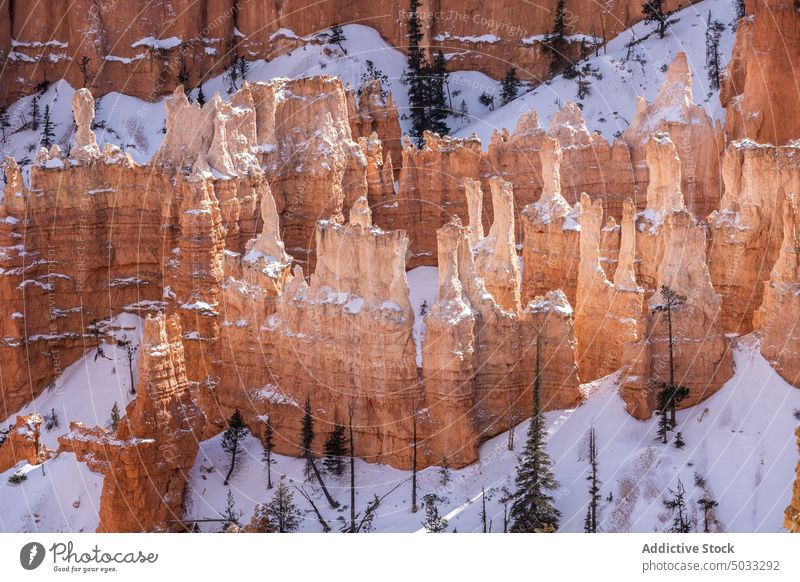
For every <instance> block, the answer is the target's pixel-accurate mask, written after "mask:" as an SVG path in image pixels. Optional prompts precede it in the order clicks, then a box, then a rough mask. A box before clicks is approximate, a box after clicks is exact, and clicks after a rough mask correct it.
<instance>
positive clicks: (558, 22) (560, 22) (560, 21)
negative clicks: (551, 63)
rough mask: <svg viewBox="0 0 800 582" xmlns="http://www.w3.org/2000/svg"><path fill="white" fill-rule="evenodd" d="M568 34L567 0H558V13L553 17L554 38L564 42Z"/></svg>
mask: <svg viewBox="0 0 800 582" xmlns="http://www.w3.org/2000/svg"><path fill="white" fill-rule="evenodd" d="M566 33H567V10H566V0H558V3H557V4H556V12H555V16H554V17H553V36H554V37H556V38H557V39H559V40H563V39H564V37H565V36H566Z"/></svg>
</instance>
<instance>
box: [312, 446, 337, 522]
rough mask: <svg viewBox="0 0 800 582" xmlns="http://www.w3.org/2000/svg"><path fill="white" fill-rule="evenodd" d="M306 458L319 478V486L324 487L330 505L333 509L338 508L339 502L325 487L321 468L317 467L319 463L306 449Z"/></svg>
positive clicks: (323, 490)
mask: <svg viewBox="0 0 800 582" xmlns="http://www.w3.org/2000/svg"><path fill="white" fill-rule="evenodd" d="M306 459H307V460H308V462H309V464H310V465H311V468H312V469H313V470H314V476H315V477H316V478H317V481H318V482H319V486H320V487H322V492H323V493H324V494H325V499H327V500H328V505H330V506H331V507H332V508H333V509H336V508H337V507H339V502H338V501H336V500H335V499H334V498H333V497H331V494H330V493H328V488H327V487H325V481H323V480H322V474H321V473H320V472H319V469H317V464H316V463H315V462H314V457H313V456H312V455H311V451H306Z"/></svg>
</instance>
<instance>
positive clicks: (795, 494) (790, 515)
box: [784, 428, 800, 533]
mask: <svg viewBox="0 0 800 582" xmlns="http://www.w3.org/2000/svg"><path fill="white" fill-rule="evenodd" d="M795 435H796V436H797V448H798V450H800V428H798V429H797V430H796V431H795ZM785 515H786V519H785V520H784V526H785V527H786V529H788V530H789V531H790V532H793V533H800V462H798V463H797V476H796V477H795V480H794V488H793V489H792V501H791V503H790V504H789V507H787V508H786V514H785Z"/></svg>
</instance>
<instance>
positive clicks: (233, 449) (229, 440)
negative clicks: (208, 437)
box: [222, 410, 247, 485]
mask: <svg viewBox="0 0 800 582" xmlns="http://www.w3.org/2000/svg"><path fill="white" fill-rule="evenodd" d="M246 434H247V427H246V426H245V424H244V419H243V418H242V413H241V412H239V411H238V410H236V411H234V413H233V414H232V415H231V417H230V418H229V419H228V428H226V429H225V432H224V433H223V435H222V450H224V451H225V452H226V453H228V454H229V455H230V456H231V464H230V467H229V468H228V474H227V475H225V482H224V485H227V484H228V481H229V480H230V478H231V475H232V474H233V470H234V468H235V467H236V455H237V453H238V452H239V441H241V440H242V439H243V438H244V437H245V435H246Z"/></svg>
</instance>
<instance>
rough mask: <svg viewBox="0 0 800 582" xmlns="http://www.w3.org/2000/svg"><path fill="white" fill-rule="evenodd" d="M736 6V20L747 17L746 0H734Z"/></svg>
mask: <svg viewBox="0 0 800 582" xmlns="http://www.w3.org/2000/svg"><path fill="white" fill-rule="evenodd" d="M734 7H735V9H736V20H741V19H742V18H744V17H745V9H744V0H734Z"/></svg>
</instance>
